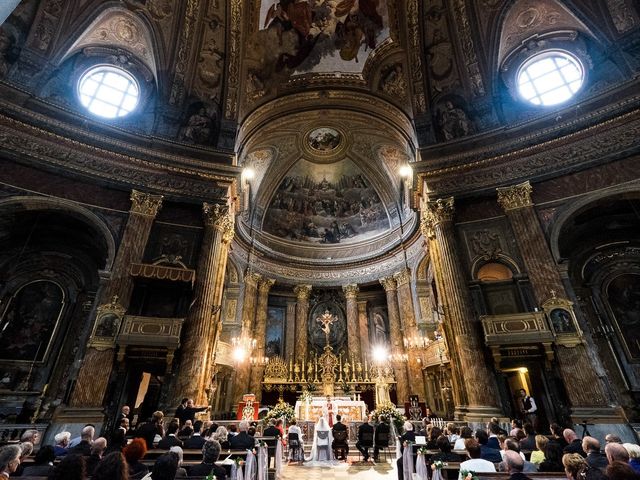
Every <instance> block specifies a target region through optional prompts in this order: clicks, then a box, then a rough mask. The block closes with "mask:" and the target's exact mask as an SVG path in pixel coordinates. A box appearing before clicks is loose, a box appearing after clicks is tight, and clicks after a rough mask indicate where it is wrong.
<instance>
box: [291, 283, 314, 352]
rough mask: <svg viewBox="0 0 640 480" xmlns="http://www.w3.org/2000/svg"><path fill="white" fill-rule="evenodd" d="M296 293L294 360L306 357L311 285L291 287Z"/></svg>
mask: <svg viewBox="0 0 640 480" xmlns="http://www.w3.org/2000/svg"><path fill="white" fill-rule="evenodd" d="M293 292H294V293H295V294H296V298H297V303H296V355H295V361H296V362H300V361H301V360H303V359H305V360H306V358H307V342H308V338H307V337H308V325H307V320H308V317H309V296H310V295H311V285H298V286H297V287H295V288H294V289H293Z"/></svg>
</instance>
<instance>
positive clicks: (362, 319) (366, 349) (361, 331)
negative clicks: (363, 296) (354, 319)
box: [358, 300, 371, 359]
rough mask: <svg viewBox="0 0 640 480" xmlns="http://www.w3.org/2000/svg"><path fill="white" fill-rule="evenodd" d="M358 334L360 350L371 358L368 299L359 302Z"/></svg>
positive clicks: (366, 356)
mask: <svg viewBox="0 0 640 480" xmlns="http://www.w3.org/2000/svg"><path fill="white" fill-rule="evenodd" d="M358 335H359V336H360V352H361V353H362V355H363V356H364V357H365V358H369V359H370V358H371V344H370V343H369V319H368V318H367V301H366V300H361V301H359V302H358Z"/></svg>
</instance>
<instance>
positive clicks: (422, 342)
mask: <svg viewBox="0 0 640 480" xmlns="http://www.w3.org/2000/svg"><path fill="white" fill-rule="evenodd" d="M403 342H404V348H407V349H410V350H414V349H423V348H427V346H428V345H429V344H430V343H431V340H430V339H429V337H427V336H426V335H414V336H412V337H405V338H404V339H403Z"/></svg>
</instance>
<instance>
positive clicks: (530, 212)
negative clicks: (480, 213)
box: [497, 181, 609, 412]
mask: <svg viewBox="0 0 640 480" xmlns="http://www.w3.org/2000/svg"><path fill="white" fill-rule="evenodd" d="M532 191H533V188H532V187H531V184H530V183H529V182H528V181H527V182H524V183H521V184H518V185H514V186H511V187H505V188H498V189H497V192H498V203H499V204H500V206H501V207H502V208H503V209H504V212H505V215H506V216H507V218H508V219H509V223H510V224H511V228H512V229H513V233H514V235H515V237H516V242H517V243H518V248H519V250H520V253H521V255H522V259H523V261H524V264H525V267H526V269H527V273H528V274H529V281H530V282H531V287H532V289H533V292H534V295H535V297H536V301H537V302H538V305H542V304H543V303H545V302H546V301H547V300H550V299H551V298H552V297H553V295H555V296H556V297H559V298H565V299H568V298H569V297H568V294H567V292H566V290H565V288H564V284H563V283H562V278H561V277H560V273H559V272H558V267H557V265H556V262H555V261H554V260H553V256H552V254H551V250H550V249H549V246H548V243H547V239H546V237H545V236H544V231H543V230H542V225H540V221H539V219H538V216H537V215H536V212H535V209H534V207H533V201H532V199H531V192H532ZM556 358H557V360H558V364H559V365H560V375H561V376H562V378H563V380H564V384H565V387H566V391H567V395H568V397H569V400H570V402H571V405H572V407H573V409H574V412H575V410H576V409H580V408H591V407H593V406H598V407H600V408H606V407H607V406H608V403H609V402H608V399H607V395H606V393H605V389H604V385H603V383H602V381H601V379H600V378H599V377H598V375H597V374H596V369H595V368H594V366H593V362H594V361H596V362H599V360H598V359H597V357H596V356H595V355H593V356H590V355H589V353H588V352H587V349H586V346H585V345H584V344H580V345H576V346H573V347H571V348H568V347H565V346H562V345H558V346H557V348H556Z"/></svg>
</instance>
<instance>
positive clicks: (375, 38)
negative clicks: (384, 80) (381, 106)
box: [248, 0, 389, 88]
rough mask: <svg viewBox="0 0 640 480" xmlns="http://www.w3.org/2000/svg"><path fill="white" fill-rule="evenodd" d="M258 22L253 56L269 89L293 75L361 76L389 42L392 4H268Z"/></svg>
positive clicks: (359, 0) (304, 0) (369, 0)
mask: <svg viewBox="0 0 640 480" xmlns="http://www.w3.org/2000/svg"><path fill="white" fill-rule="evenodd" d="M258 22H259V24H258V29H257V31H256V32H255V33H254V35H253V37H252V40H253V44H252V47H251V48H250V49H248V54H249V55H250V56H252V57H253V58H251V60H252V61H253V62H254V63H255V64H256V65H260V67H259V69H258V71H256V72H254V73H253V75H255V77H256V78H257V79H258V80H259V82H260V85H261V86H262V85H264V86H266V87H267V88H268V87H269V83H272V84H274V83H276V82H277V81H278V80H286V79H287V78H288V77H289V76H291V75H299V74H305V73H326V72H345V73H361V72H362V69H363V68H364V65H365V62H366V60H367V58H368V56H369V55H370V54H371V52H373V50H374V49H375V48H376V47H377V46H378V45H380V44H381V43H382V42H383V41H384V40H385V39H387V38H388V37H389V13H388V7H387V0H335V1H333V0H332V1H319V0H262V2H261V3H260V17H259V19H258ZM254 82H255V80H254Z"/></svg>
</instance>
